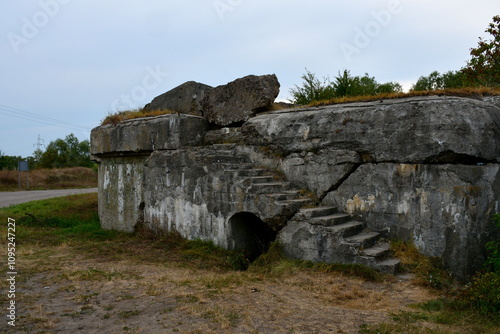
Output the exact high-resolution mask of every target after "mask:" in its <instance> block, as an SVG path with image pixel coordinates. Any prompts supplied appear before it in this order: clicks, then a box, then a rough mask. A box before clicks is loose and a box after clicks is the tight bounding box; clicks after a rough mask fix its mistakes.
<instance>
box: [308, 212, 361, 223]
mask: <svg viewBox="0 0 500 334" xmlns="http://www.w3.org/2000/svg"><path fill="white" fill-rule="evenodd" d="M351 219H352V217H351V215H348V214H347V213H334V214H331V215H329V216H321V217H315V218H311V219H309V224H311V225H324V226H335V225H340V224H344V223H347V222H348V221H349V220H351Z"/></svg>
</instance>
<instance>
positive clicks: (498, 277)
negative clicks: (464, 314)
mask: <svg viewBox="0 0 500 334" xmlns="http://www.w3.org/2000/svg"><path fill="white" fill-rule="evenodd" d="M493 219H494V220H495V222H496V225H497V227H499V228H500V214H495V215H494V217H493ZM486 249H487V251H488V258H487V260H486V262H485V271H484V272H482V273H479V274H477V275H476V276H475V277H474V278H473V279H472V280H471V282H470V283H469V284H467V286H466V287H465V289H464V290H463V291H462V294H461V296H460V298H459V300H458V305H462V306H468V307H471V308H473V309H475V310H477V311H479V312H480V313H482V314H487V315H496V316H497V317H500V316H499V312H500V238H497V239H495V240H493V241H490V242H488V243H487V244H486Z"/></svg>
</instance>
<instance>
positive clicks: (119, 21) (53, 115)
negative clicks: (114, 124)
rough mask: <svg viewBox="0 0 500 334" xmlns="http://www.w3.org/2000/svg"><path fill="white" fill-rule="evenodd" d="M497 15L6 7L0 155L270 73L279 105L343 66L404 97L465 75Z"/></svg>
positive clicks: (234, 1)
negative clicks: (444, 75)
mask: <svg viewBox="0 0 500 334" xmlns="http://www.w3.org/2000/svg"><path fill="white" fill-rule="evenodd" d="M499 14H500V2H499V1H498V0H477V1H470V0H469V1H465V0H453V1H452V0H442V1H436V0H433V1H430V0H383V1H378V0H351V1H332V0H330V1H326V0H315V1H310V0H309V1H299V0H142V1H127V2H125V1H118V0H40V1H35V0H33V1H31V0H30V1H19V0H3V1H2V3H1V4H0V32H1V34H0V52H1V53H0V64H1V65H0V125H1V129H0V150H1V151H2V152H3V153H4V154H7V155H21V156H23V157H25V156H28V155H31V154H32V153H33V151H34V149H35V148H36V146H35V144H37V143H39V144H48V143H49V142H51V141H53V140H55V139H57V138H64V137H66V135H68V134H70V133H74V134H75V135H76V136H77V137H78V138H79V139H80V140H84V139H88V138H89V136H90V130H91V129H92V128H93V127H96V126H98V125H99V123H100V121H101V120H102V119H103V118H104V117H105V116H106V115H107V114H108V113H112V112H116V111H117V110H125V109H131V108H137V107H141V106H143V105H144V104H146V103H148V102H150V101H151V100H152V99H153V98H154V97H155V96H157V95H160V94H162V93H164V92H166V91H168V90H170V89H172V88H174V87H176V86H178V85H180V84H182V83H184V82H186V81H189V80H194V81H198V82H202V83H205V84H208V85H211V86H218V85H222V84H226V83H228V82H230V81H233V80H235V79H237V78H239V77H243V76H245V75H249V74H255V75H261V74H272V73H275V74H276V75H277V76H278V79H279V81H280V83H281V92H280V95H279V99H282V100H286V99H288V98H289V97H290V94H289V90H290V89H291V88H293V87H294V85H295V84H299V85H300V83H301V76H302V75H303V74H304V72H305V68H307V69H308V70H310V71H311V72H313V73H316V75H317V76H318V77H319V78H322V77H326V76H330V77H334V76H335V75H337V73H338V71H342V70H343V69H348V70H350V71H351V74H353V75H363V74H364V73H369V74H370V75H371V76H374V77H375V78H376V79H377V81H379V82H387V81H396V82H399V83H401V84H402V85H403V86H404V87H405V88H408V87H410V86H411V84H412V83H414V82H415V81H416V80H417V79H418V77H419V76H421V75H428V74H429V73H430V72H432V71H434V70H438V71H440V72H445V71H449V70H458V69H460V68H461V67H463V66H464V65H465V62H466V61H467V60H468V59H469V49H470V48H472V47H476V46H477V42H478V38H479V37H489V36H488V35H487V34H486V33H485V32H484V31H485V30H486V28H487V27H488V24H489V23H491V22H492V18H493V16H495V15H499ZM38 136H40V139H41V140H40V141H38ZM42 148H43V147H42Z"/></svg>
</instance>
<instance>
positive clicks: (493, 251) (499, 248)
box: [485, 214, 500, 274]
mask: <svg viewBox="0 0 500 334" xmlns="http://www.w3.org/2000/svg"><path fill="white" fill-rule="evenodd" d="M493 220H494V221H495V222H496V225H497V227H498V228H500V214H495V215H494V216H493ZM486 251H487V252H488V258H487V260H486V263H485V266H486V270H487V271H492V272H496V273H499V274H500V238H497V239H496V240H493V241H490V242H488V243H487V244H486Z"/></svg>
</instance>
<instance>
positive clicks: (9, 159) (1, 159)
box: [0, 152, 23, 170]
mask: <svg viewBox="0 0 500 334" xmlns="http://www.w3.org/2000/svg"><path fill="white" fill-rule="evenodd" d="M21 160H23V158H22V157H20V156H11V155H3V153H2V152H0V170H6V169H7V170H13V169H16V168H17V164H18V161H21Z"/></svg>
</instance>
